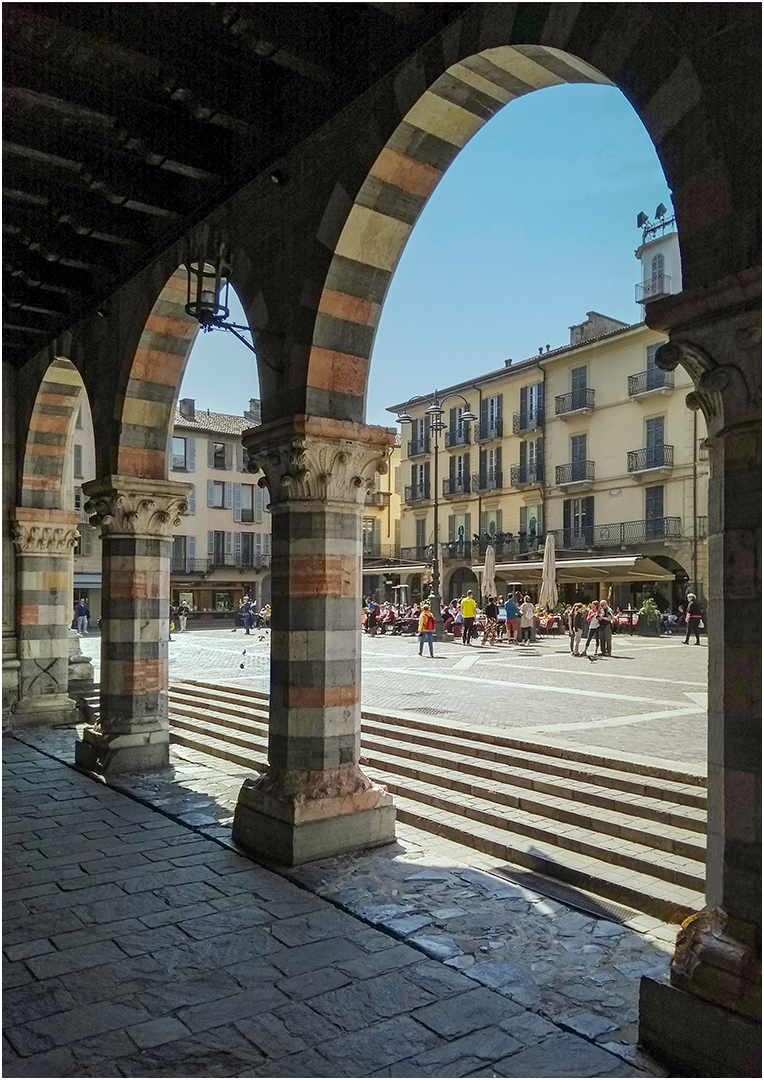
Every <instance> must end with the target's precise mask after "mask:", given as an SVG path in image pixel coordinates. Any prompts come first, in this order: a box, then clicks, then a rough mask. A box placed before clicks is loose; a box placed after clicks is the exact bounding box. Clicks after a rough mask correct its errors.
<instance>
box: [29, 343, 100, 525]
mask: <svg viewBox="0 0 764 1080" xmlns="http://www.w3.org/2000/svg"><path fill="white" fill-rule="evenodd" d="M84 393H85V388H84V386H83V383H82V377H81V376H80V373H79V371H78V370H77V368H76V367H75V366H74V364H73V363H72V362H71V361H70V360H67V359H65V358H64V357H56V359H55V360H53V361H52V363H51V364H50V366H49V367H48V370H47V371H46V373H45V376H44V378H43V380H42V382H41V383H40V387H39V389H38V391H37V396H36V398H35V402H34V406H33V408H32V416H31V419H30V422H29V431H28V433H27V441H26V447H25V449H24V460H23V464H22V475H21V491H20V500H19V505H20V506H23V507H27V508H34V509H38V510H43V509H44V510H66V509H71V507H67V506H66V505H65V502H66V497H67V492H66V490H65V487H64V476H65V470H66V461H67V455H68V452H69V448H70V440H71V433H72V430H73V426H74V418H75V416H76V413H77V410H78V409H79V407H80V402H81V401H82V398H83V396H84Z"/></svg>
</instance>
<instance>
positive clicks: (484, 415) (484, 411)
mask: <svg viewBox="0 0 764 1080" xmlns="http://www.w3.org/2000/svg"><path fill="white" fill-rule="evenodd" d="M487 423H488V398H483V400H482V401H481V402H480V426H481V427H483V426H485V425H486V424H487Z"/></svg>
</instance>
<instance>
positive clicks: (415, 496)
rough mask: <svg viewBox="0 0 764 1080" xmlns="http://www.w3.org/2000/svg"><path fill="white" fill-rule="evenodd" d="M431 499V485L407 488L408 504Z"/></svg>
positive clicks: (408, 486)
mask: <svg viewBox="0 0 764 1080" xmlns="http://www.w3.org/2000/svg"><path fill="white" fill-rule="evenodd" d="M429 497H430V485H429V484H408V485H407V487H406V502H407V503H413V502H424V501H425V500H426V499H429Z"/></svg>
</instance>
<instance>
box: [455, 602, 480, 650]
mask: <svg viewBox="0 0 764 1080" xmlns="http://www.w3.org/2000/svg"><path fill="white" fill-rule="evenodd" d="M459 610H460V611H461V613H462V645H470V644H471V643H472V628H473V626H474V625H475V614H476V612H477V602H476V600H475V597H474V596H473V595H472V590H470V591H469V592H468V593H467V595H466V596H463V597H462V598H461V600H460V601H459Z"/></svg>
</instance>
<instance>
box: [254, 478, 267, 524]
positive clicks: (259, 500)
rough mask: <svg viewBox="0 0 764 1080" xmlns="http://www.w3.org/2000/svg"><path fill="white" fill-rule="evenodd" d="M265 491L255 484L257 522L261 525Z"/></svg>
mask: <svg viewBox="0 0 764 1080" xmlns="http://www.w3.org/2000/svg"><path fill="white" fill-rule="evenodd" d="M264 495H265V491H264V490H263V488H261V487H260V485H259V484H255V521H256V522H257V523H258V524H260V522H261V521H262V520H263V502H264V501H265V500H264Z"/></svg>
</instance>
